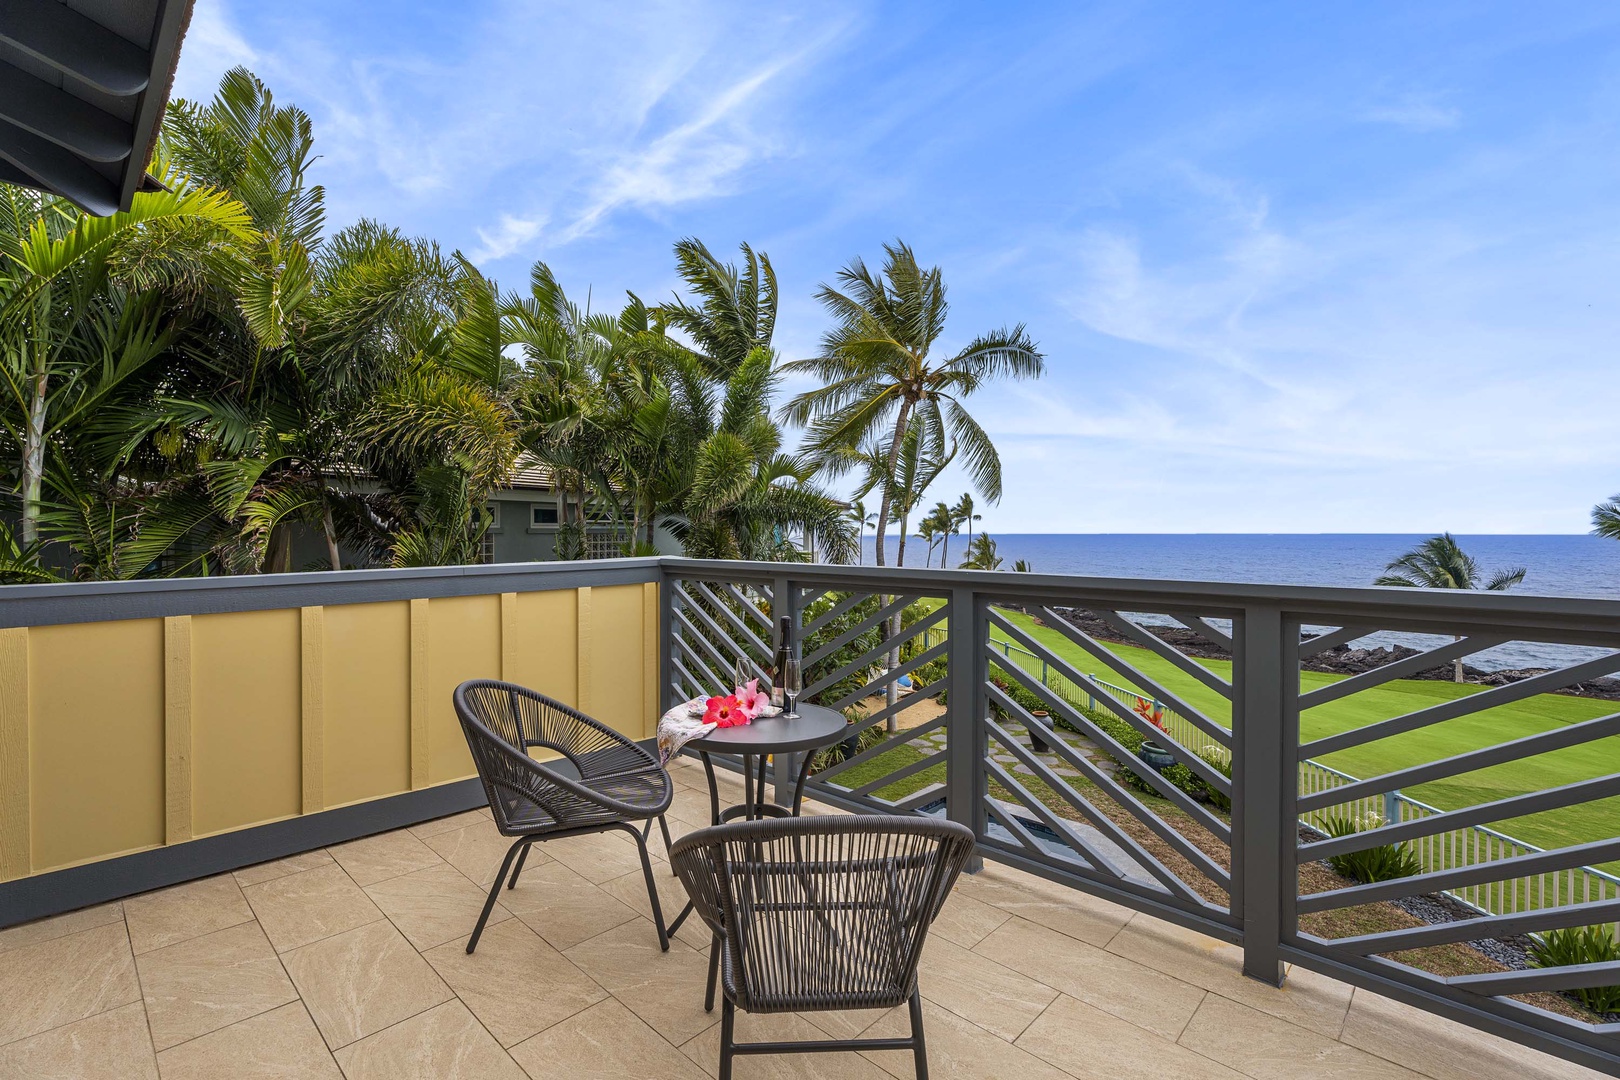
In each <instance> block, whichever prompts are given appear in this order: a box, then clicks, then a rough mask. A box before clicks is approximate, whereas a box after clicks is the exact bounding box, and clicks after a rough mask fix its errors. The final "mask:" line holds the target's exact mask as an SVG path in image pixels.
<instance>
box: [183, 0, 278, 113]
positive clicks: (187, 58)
mask: <svg viewBox="0 0 1620 1080" xmlns="http://www.w3.org/2000/svg"><path fill="white" fill-rule="evenodd" d="M259 60H260V56H259V54H258V52H257V51H256V50H254V48H253V47H252V46H251V45H249V44H248V43H247V41H246V39H244V38H243V37H242V35H241V33H239V32H238V31H237V29H236V27H235V25H234V21H233V20H232V18H231V16H230V12H229V11H228V10H227V9H226V6H225V0H197V5H196V7H195V8H193V9H192V13H191V25H190V27H189V28H187V30H186V39H185V42H184V43H183V44H182V45H181V48H180V65H179V69H178V70H177V71H176V72H175V80H174V96H175V97H181V98H188V99H191V100H207V99H208V98H211V97H213V95H214V91H215V90H216V89H217V88H218V86H219V79H220V76H221V75H224V74H225V72H227V71H229V70H230V69H231V68H233V67H236V66H237V65H238V64H241V65H245V66H247V67H252V66H254V64H256V63H257V62H258V61H259Z"/></svg>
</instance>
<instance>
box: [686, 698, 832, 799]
mask: <svg viewBox="0 0 1620 1080" xmlns="http://www.w3.org/2000/svg"><path fill="white" fill-rule="evenodd" d="M798 713H799V715H798V716H794V717H787V716H762V717H759V718H758V719H756V720H755V721H754V722H753V723H750V724H744V725H742V726H741V727H730V728H715V729H714V730H713V731H711V732H709V733H708V734H707V735H705V736H703V737H702V738H701V739H693V740H692V741H691V742H689V743H687V744H686V749H688V750H696V751H697V752H698V756H699V757H701V758H702V759H703V771H704V772H705V773H706V774H707V775H708V778H709V811H710V819H711V820H710V824H712V825H719V824H720V823H721V822H725V821H732V820H734V819H736V818H745V819H747V820H749V821H753V820H755V819H757V818H762V817H798V816H799V806H800V804H801V803H803V801H804V782H805V780H806V779H807V778H808V777H809V775H810V758H811V756H812V754H813V753H814V751H816V750H820V749H821V748H822V747H824V746H831V745H832V744H833V743H835V742H838V741H839V740H840V739H842V738H843V737H844V733H845V731H846V729H847V728H848V726H849V725H848V721H846V720H845V719H844V714H843V713H841V712H839V711H837V710H836V709H829V708H827V707H825V706H822V705H805V704H801V705H799V706H798ZM710 754H740V755H741V756H742V765H743V768H742V773H743V801H742V802H740V803H738V804H737V805H735V806H728V807H726V808H725V809H723V810H722V809H721V808H720V788H719V786H718V785H717V784H716V783H715V778H714V762H713V760H712V759H711V758H710V757H709V755H710ZM794 754H797V755H802V757H803V759H804V760H803V762H802V763H801V764H800V766H799V775H798V780H797V782H796V783H795V784H794V786H793V802H792V804H791V805H789V806H783V805H781V804H780V803H774V802H769V801H767V800H766V798H765V759H766V758H768V757H770V756H772V755H775V756H777V757H778V758H780V757H782V756H783V755H794ZM756 761H757V762H758V777H757V778H756V777H755V762H756ZM778 775H780V774H778ZM777 790H778V791H780V790H781V788H780V787H778V788H777Z"/></svg>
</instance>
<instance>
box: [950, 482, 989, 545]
mask: <svg viewBox="0 0 1620 1080" xmlns="http://www.w3.org/2000/svg"><path fill="white" fill-rule="evenodd" d="M951 514H952V515H953V516H954V517H955V518H956V520H957V521H958V522H960V523H962V524H963V525H966V526H967V537H968V543H970V544H971V543H973V523H974V522H975V521H982V520H984V515H983V514H975V513H974V512H973V493H972V492H970V491H964V492H962V497H961V498H960V499H957V500H956V505H955V506H953V507H951Z"/></svg>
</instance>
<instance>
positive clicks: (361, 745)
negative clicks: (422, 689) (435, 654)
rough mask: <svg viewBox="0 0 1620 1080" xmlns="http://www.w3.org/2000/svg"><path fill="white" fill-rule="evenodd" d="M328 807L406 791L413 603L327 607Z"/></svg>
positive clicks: (326, 724) (324, 633) (407, 782)
mask: <svg viewBox="0 0 1620 1080" xmlns="http://www.w3.org/2000/svg"><path fill="white" fill-rule="evenodd" d="M323 618H324V622H325V627H324V631H323V636H324V637H325V639H326V665H325V666H326V700H325V708H324V710H323V712H324V714H325V727H326V762H325V769H326V805H327V806H341V805H342V804H344V803H351V802H357V801H359V800H361V799H371V798H376V797H378V796H381V795H394V794H397V793H399V792H402V791H409V790H410V789H411V605H410V602H409V601H405V600H401V601H399V602H398V603H390V604H342V605H338V606H334V607H329V608H326V609H325V614H324V616H323Z"/></svg>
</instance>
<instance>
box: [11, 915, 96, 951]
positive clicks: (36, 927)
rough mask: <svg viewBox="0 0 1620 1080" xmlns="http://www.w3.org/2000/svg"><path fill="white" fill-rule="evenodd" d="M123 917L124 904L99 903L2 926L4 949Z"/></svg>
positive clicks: (34, 943)
mask: <svg viewBox="0 0 1620 1080" xmlns="http://www.w3.org/2000/svg"><path fill="white" fill-rule="evenodd" d="M123 918H124V905H122V904H98V905H97V906H95V907H91V908H81V909H79V910H78V911H70V912H68V913H67V914H66V915H56V916H53V917H52V918H49V919H36V920H34V921H33V922H30V923H23V924H22V925H21V926H13V927H12V928H11V929H9V930H0V953H3V952H8V951H10V950H11V949H20V948H22V947H23V946H24V945H38V944H39V943H40V942H42V941H51V940H53V939H55V938H59V937H66V936H67V935H69V934H77V933H78V932H79V931H80V930H89V929H91V928H92V927H97V926H106V925H107V924H108V923H115V922H122V921H123Z"/></svg>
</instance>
